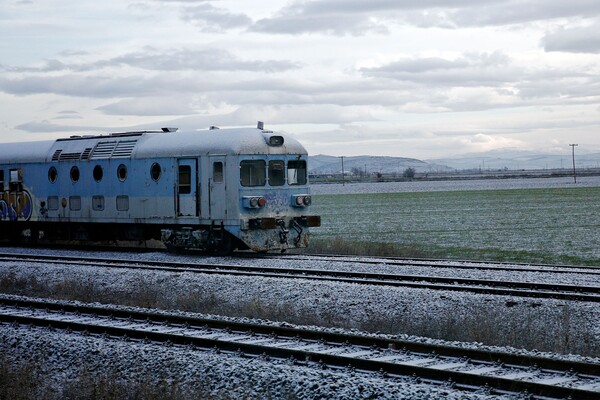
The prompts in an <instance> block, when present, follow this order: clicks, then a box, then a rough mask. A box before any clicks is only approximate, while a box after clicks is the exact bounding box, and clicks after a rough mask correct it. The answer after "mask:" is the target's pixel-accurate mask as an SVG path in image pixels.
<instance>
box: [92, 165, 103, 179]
mask: <svg viewBox="0 0 600 400" xmlns="http://www.w3.org/2000/svg"><path fill="white" fill-rule="evenodd" d="M92 174H93V175H94V180H95V181H96V182H100V181H101V180H102V176H104V171H103V170H102V167H101V166H99V165H96V166H95V167H94V171H93V172H92Z"/></svg>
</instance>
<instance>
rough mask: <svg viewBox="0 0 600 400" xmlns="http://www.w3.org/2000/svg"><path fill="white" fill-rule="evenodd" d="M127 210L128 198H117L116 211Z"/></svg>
mask: <svg viewBox="0 0 600 400" xmlns="http://www.w3.org/2000/svg"><path fill="white" fill-rule="evenodd" d="M128 210H129V196H117V211H128Z"/></svg>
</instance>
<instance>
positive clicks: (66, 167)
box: [0, 126, 320, 252]
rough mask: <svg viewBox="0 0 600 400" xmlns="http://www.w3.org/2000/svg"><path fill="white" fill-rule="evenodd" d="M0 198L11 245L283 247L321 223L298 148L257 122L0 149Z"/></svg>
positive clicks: (1, 220) (0, 220) (0, 221)
mask: <svg viewBox="0 0 600 400" xmlns="http://www.w3.org/2000/svg"><path fill="white" fill-rule="evenodd" d="M0 193H1V197H0V227H1V228H0V229H1V231H0V238H1V239H4V240H7V239H8V240H12V241H15V242H17V241H23V240H26V241H29V242H38V241H48V242H60V241H69V242H73V241H77V242H88V243H89V242H93V243H98V242H115V241H138V242H144V243H149V242H152V241H153V242H158V241H160V242H162V244H163V245H164V246H166V247H167V248H197V249H203V250H212V251H222V252H227V251H231V250H233V249H235V248H237V249H251V250H253V251H259V252H263V251H284V250H287V249H293V248H303V247H306V246H307V245H308V241H309V228H310V227H313V226H319V225H320V218H319V217H318V216H315V215H311V214H310V204H311V197H310V191H309V186H308V178H307V152H306V150H305V149H304V147H303V146H302V145H301V144H300V143H299V142H298V141H296V140H295V139H293V138H292V137H290V136H288V135H285V134H281V133H274V132H271V131H267V130H263V129H262V127H260V126H259V128H239V129H218V128H213V129H210V130H207V131H196V132H176V130H175V129H169V128H163V130H162V131H157V132H150V131H144V132H125V133H114V134H107V135H99V136H72V137H70V138H66V139H58V140H53V141H43V142H26V143H8V144H0Z"/></svg>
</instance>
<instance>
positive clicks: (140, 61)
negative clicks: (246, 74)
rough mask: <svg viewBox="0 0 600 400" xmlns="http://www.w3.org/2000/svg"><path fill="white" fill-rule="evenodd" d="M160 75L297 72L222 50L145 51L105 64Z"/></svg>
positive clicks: (274, 62) (290, 66)
mask: <svg viewBox="0 0 600 400" xmlns="http://www.w3.org/2000/svg"><path fill="white" fill-rule="evenodd" d="M114 63H118V64H124V65H129V66H132V67H137V68H143V69H148V70H159V71H181V70H202V71H256V72H275V71H285V70H289V69H294V68H298V67H299V65H298V64H296V63H293V62H290V61H277V60H260V61H243V60H239V59H238V58H236V57H235V56H233V55H232V54H231V53H229V52H227V51H225V50H221V49H203V50H192V49H181V50H176V51H170V52H166V53H165V52H158V51H155V50H154V49H147V51H144V52H138V53H131V54H127V55H124V56H121V57H116V58H114V59H111V60H108V61H106V62H105V64H106V65H111V64H114Z"/></svg>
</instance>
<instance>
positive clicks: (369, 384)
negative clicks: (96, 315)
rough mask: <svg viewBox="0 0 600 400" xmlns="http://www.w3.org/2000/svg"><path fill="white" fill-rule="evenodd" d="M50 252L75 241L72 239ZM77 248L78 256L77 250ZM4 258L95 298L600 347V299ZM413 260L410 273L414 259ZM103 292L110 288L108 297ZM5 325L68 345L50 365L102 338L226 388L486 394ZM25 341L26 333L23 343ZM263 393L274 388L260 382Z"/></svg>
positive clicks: (109, 358) (133, 362)
mask: <svg viewBox="0 0 600 400" xmlns="http://www.w3.org/2000/svg"><path fill="white" fill-rule="evenodd" d="M2 250H3V252H8V251H13V252H17V253H25V252H32V253H40V250H31V249H8V248H4V249H2ZM41 252H42V253H44V254H48V253H65V252H64V251H61V250H43V251H41ZM68 254H69V255H72V256H77V254H76V253H73V252H68ZM81 255H85V256H99V257H104V258H118V259H125V258H127V259H132V260H154V261H158V260H176V261H181V262H186V260H189V261H190V262H212V263H217V264H218V263H224V264H226V263H232V262H236V263H240V264H247V265H257V264H259V263H260V264H261V265H264V264H269V265H270V266H280V267H289V266H297V267H307V262H306V261H299V260H286V259H275V260H256V259H254V260H252V259H249V260H246V259H231V258H207V257H198V256H189V255H188V256H177V255H172V254H167V253H162V252H152V253H120V252H85V254H81ZM0 266H1V267H0V280H2V279H3V278H5V277H7V276H12V277H13V278H15V279H18V278H31V277H32V276H35V277H36V279H37V282H44V283H45V284H47V285H49V286H51V287H54V288H59V287H61V286H62V287H63V288H64V287H67V289H68V288H75V289H77V290H83V291H89V296H90V297H91V298H93V299H94V300H99V301H101V302H106V303H113V302H115V303H117V302H119V301H120V300H121V299H122V298H127V297H128V296H129V297H131V296H132V295H133V296H139V297H140V298H141V300H144V301H146V302H148V304H149V305H150V306H153V307H155V306H156V307H161V308H165V309H183V310H187V311H194V312H204V313H213V314H220V315H228V316H230V317H245V318H263V319H270V320H273V321H285V322H287V323H295V324H314V325H320V326H325V327H338V328H340V327H343V328H346V329H350V330H353V329H354V330H366V331H370V332H376V331H381V332H383V333H386V334H389V335H397V336H398V338H400V339H405V338H407V336H406V335H407V334H409V335H420V336H426V337H429V338H432V339H426V338H423V339H421V340H422V341H429V342H440V341H439V340H436V339H433V338H445V339H447V340H450V341H461V342H462V343H454V344H455V345H460V346H464V347H484V346H483V345H482V344H480V343H479V342H484V341H485V342H487V343H488V344H489V345H499V346H505V345H507V344H512V345H515V344H516V347H522V348H527V349H529V350H528V351H525V350H515V349H509V348H506V347H501V348H499V349H501V350H503V351H515V352H529V353H530V354H533V355H539V354H540V351H548V350H550V349H553V350H558V351H561V352H567V353H568V352H572V353H577V354H582V355H588V356H589V355H596V356H598V354H600V345H599V343H600V321H599V319H600V312H599V311H600V305H598V304H593V303H586V302H567V301H560V300H549V299H547V300H539V299H524V298H517V297H508V296H493V295H479V294H469V293H458V292H447V291H434V290H427V289H412V288H394V287H378V286H369V285H359V284H347V283H332V282H315V281H309V280H303V279H278V278H263V277H236V276H225V275H207V274H196V273H173V272H153V271H134V270H130V269H104V268H93V267H89V266H52V265H44V264H43V263H36V264H32V265H31V266H28V267H27V268H24V267H22V266H19V265H16V264H9V263H1V264H0ZM310 266H311V267H313V268H319V269H326V268H330V269H360V268H362V269H364V270H370V271H375V270H377V271H379V272H398V273H399V272H401V268H400V267H398V266H384V267H377V268H376V267H374V266H372V265H366V266H365V265H355V264H348V263H336V262H332V261H323V262H316V261H312V262H311V264H310ZM399 268H400V269H399ZM402 268H403V267H402ZM442 271H446V272H445V273H450V274H452V270H446V269H443V270H441V271H439V270H435V272H436V273H440V272H442ZM402 272H403V273H406V271H402ZM413 272H414V273H416V272H418V271H416V272H415V271H413ZM454 272H455V274H454V276H460V275H459V274H458V272H456V271H454ZM492 272H493V273H494V274H495V275H494V276H496V277H498V278H499V279H502V277H504V279H507V280H518V279H516V277H517V276H521V277H522V275H521V273H518V274H517V273H514V272H497V271H492ZM462 273H464V274H465V277H474V276H473V275H474V273H475V271H470V270H466V271H465V272H462ZM426 274H430V275H431V274H433V270H428V271H427V272H426ZM482 274H489V272H482ZM528 274H529V273H528ZM531 274H534V273H531ZM551 276H552V277H553V278H554V279H557V276H559V277H560V279H561V282H563V279H565V278H564V277H565V276H567V275H551ZM568 276H570V275H568ZM528 279H529V278H528ZM548 279H550V278H548ZM569 279H581V281H585V282H588V281H586V279H590V280H589V282H588V284H592V282H594V279H597V278H587V277H585V276H583V275H582V276H578V277H577V278H569ZM534 280H537V278H535V279H534ZM574 281H576V280H574ZM577 282H579V281H577ZM75 283H76V284H75ZM30 295H32V294H30ZM98 297H102V298H101V299H98ZM0 337H1V338H2V340H1V343H2V344H0V346H2V347H3V348H4V349H7V350H9V351H11V352H12V353H13V354H17V355H20V354H21V353H23V357H25V354H37V353H38V352H41V353H39V354H40V355H41V356H40V357H42V356H43V354H44V353H43V351H44V349H45V348H49V349H52V350H51V351H52V354H54V355H60V356H57V357H55V358H53V359H52V360H51V361H52V362H51V363H50V365H56V366H58V369H59V370H60V369H61V368H63V369H64V368H67V369H69V368H71V369H72V368H74V365H81V363H79V364H77V362H78V361H77V360H79V359H81V360H88V359H89V357H88V358H85V357H83V356H77V355H78V354H80V353H81V354H87V353H88V352H89V350H90V349H101V350H99V351H95V353H94V354H95V356H94V357H95V358H98V360H99V361H98V362H101V363H105V364H113V363H115V362H117V363H118V364H119V365H122V366H121V367H120V368H121V370H122V371H130V369H131V371H141V370H144V371H151V370H164V371H167V372H169V371H175V372H173V373H174V374H179V373H183V374H184V375H183V376H185V377H195V378H191V379H192V380H194V379H199V378H198V376H204V375H202V374H210V375H209V378H210V380H211V382H218V385H217V386H215V387H216V389H215V390H223V391H224V392H229V391H232V393H236V392H235V390H236V389H235V388H236V387H238V386H239V387H253V385H255V384H257V383H256V382H260V385H263V386H262V387H264V388H267V387H269V388H275V389H273V390H276V391H275V392H272V393H271V394H272V395H273V397H275V398H281V397H286V396H287V394H289V393H290V391H291V393H295V395H297V396H298V397H299V398H315V397H322V398H361V397H362V398H367V397H369V396H367V395H366V394H367V393H371V394H372V395H373V397H375V398H397V397H404V398H452V396H455V397H456V398H472V397H471V396H475V397H476V395H474V394H464V393H459V392H453V391H451V390H450V391H449V392H448V394H446V393H445V392H444V391H445V390H447V389H440V388H439V387H438V388H435V387H434V388H430V387H428V386H422V385H416V384H415V383H414V382H397V381H388V380H382V379H381V378H380V377H377V376H369V377H366V376H364V375H362V374H356V375H354V376H353V375H351V374H349V372H347V371H346V372H344V371H337V372H333V371H321V370H315V369H311V368H300V369H297V367H296V366H290V365H287V364H285V363H279V364H277V365H275V366H273V365H272V364H270V363H266V362H264V361H261V360H252V361H249V360H246V359H240V358H238V357H235V356H226V357H225V358H221V357H222V356H221V355H219V356H218V357H217V356H216V355H214V354H210V353H206V352H189V351H188V352H186V351H183V350H180V349H176V348H172V349H164V348H160V347H159V346H154V347H156V348H154V347H152V350H147V349H148V347H144V346H142V345H139V344H132V343H121V342H119V341H110V340H107V341H104V340H102V339H94V338H84V337H80V336H78V335H73V336H70V335H62V334H60V333H58V332H53V333H48V332H44V333H39V332H38V331H37V330H34V331H32V332H30V333H27V331H26V330H24V329H21V328H14V327H10V326H5V325H4V326H2V327H1V328H0ZM15 341H18V343H20V344H18V345H16V346H15V345H13V344H14V343H15ZM444 343H447V342H444ZM147 346H150V345H147ZM11 349H12V350H11ZM26 349H31V352H33V353H31V352H30V353H27V352H26ZM536 349H537V350H536ZM147 354H156V356H155V357H148V358H149V359H150V360H149V361H144V357H146V355H147ZM554 356H555V357H560V358H569V359H581V358H582V357H579V356H576V355H570V356H569V355H558V354H556V355H554ZM40 357H36V358H40ZM42 359H43V357H42ZM100 359H101V360H102V361H100ZM588 361H590V360H589V359H588ZM86 362H87V361H86ZM90 362H94V360H91V361H90ZM148 362H150V363H152V362H155V363H163V364H165V365H162V364H161V365H160V368H157V367H156V366H152V364H148ZM592 362H600V359H592ZM170 365H173V366H174V367H172V366H170ZM170 368H179V369H175V370H172V369H170ZM176 371H179V372H176ZM128 373H129V372H128ZM131 373H134V372H131ZM199 374H200V375H199ZM177 376H180V375H177ZM186 379H187V378H186ZM236 381H237V382H238V383H237V384H236ZM277 382H284V383H277ZM315 383H316V386H315ZM245 385H250V386H245ZM313 386H315V387H313ZM360 386H362V387H363V390H364V392H363V391H361V390H360V389H359V387H360ZM240 390H242V389H240ZM440 390H441V392H439V391H440ZM323 391H325V392H323ZM286 393H287V394H286ZM233 397H235V396H233ZM256 397H267V396H263V395H262V394H257V396H256Z"/></svg>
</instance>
